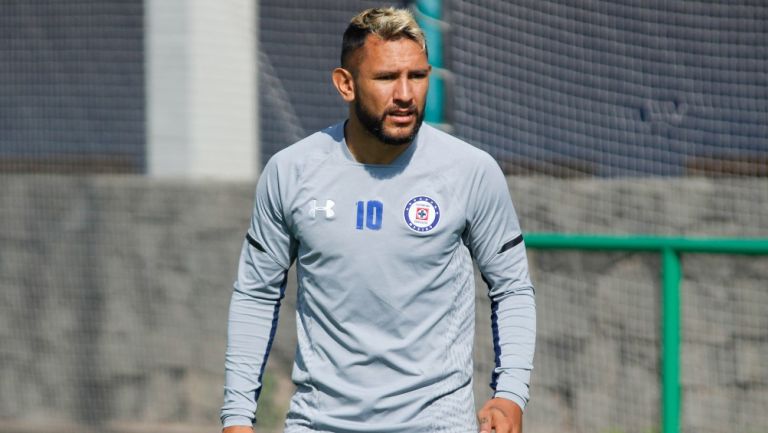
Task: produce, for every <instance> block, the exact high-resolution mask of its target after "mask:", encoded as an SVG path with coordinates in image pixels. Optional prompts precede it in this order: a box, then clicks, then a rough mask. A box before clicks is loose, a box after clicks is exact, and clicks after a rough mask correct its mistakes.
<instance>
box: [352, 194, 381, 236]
mask: <svg viewBox="0 0 768 433" xmlns="http://www.w3.org/2000/svg"><path fill="white" fill-rule="evenodd" d="M383 214H384V203H382V202H380V201H378V200H368V202H367V203H366V202H362V201H359V202H357V226H356V227H355V228H356V229H358V230H364V229H366V228H367V229H369V230H379V229H380V228H381V219H382V217H383Z"/></svg>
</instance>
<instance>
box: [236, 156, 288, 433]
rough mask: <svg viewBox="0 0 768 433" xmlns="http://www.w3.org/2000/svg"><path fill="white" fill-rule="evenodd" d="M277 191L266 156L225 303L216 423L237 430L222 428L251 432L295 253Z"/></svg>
mask: <svg viewBox="0 0 768 433" xmlns="http://www.w3.org/2000/svg"><path fill="white" fill-rule="evenodd" d="M279 192H280V188H279V178H278V176H277V167H276V165H275V164H274V163H273V161H270V163H268V164H267V166H266V167H265V168H264V172H263V173H262V176H261V178H260V179H259V183H258V185H257V187H256V199H255V205H254V210H253V218H252V219H251V226H250V228H249V229H248V232H247V233H246V236H245V240H244V242H243V246H242V249H241V252H240V261H239V265H238V271H237V280H236V281H235V285H234V291H233V293H232V299H231V302H230V306H229V322H228V341H227V352H226V359H225V384H224V405H223V406H222V408H221V422H222V424H223V426H224V428H225V429H227V428H230V427H235V426H237V427H240V429H235V430H226V431H227V433H230V432H233V431H246V432H250V431H251V430H250V429H251V426H252V425H253V421H254V418H255V414H256V404H257V401H258V398H259V393H260V391H261V385H262V377H263V375H264V368H265V366H266V362H267V357H268V356H269V351H270V349H271V347H272V342H273V340H274V338H275V332H276V330H277V319H278V313H279V309H280V301H281V299H282V298H283V295H284V293H285V284H286V280H287V273H288V268H289V267H290V265H291V263H292V261H293V259H294V257H295V251H296V242H295V241H294V239H293V237H292V236H291V234H290V232H289V229H288V224H287V222H286V221H285V219H284V217H283V212H282V198H281V197H280V195H279ZM243 428H244V429H245V430H242V429H243Z"/></svg>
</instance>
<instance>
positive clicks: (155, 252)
mask: <svg viewBox="0 0 768 433" xmlns="http://www.w3.org/2000/svg"><path fill="white" fill-rule="evenodd" d="M0 185H2V188H0V221H1V222H2V224H0V432H33V431H79V432H82V431H86V432H90V431H92V432H97V431H98V432H128V431H164V432H169V431H186V432H189V431H216V430H217V429H218V427H217V423H218V418H217V416H218V408H219V405H220V403H221V395H222V389H221V386H222V381H223V372H222V370H223V367H222V363H223V353H224V347H225V336H226V335H225V334H226V314H227V305H228V302H229V295H230V290H231V282H232V280H233V276H234V272H235V264H236V258H237V254H238V251H239V248H240V243H241V241H242V238H243V234H244V232H245V229H246V227H247V224H248V220H249V214H250V207H251V202H252V195H253V191H252V190H253V185H251V184H246V183H224V182H218V183H202V182H197V183H195V182H171V181H159V180H148V179H146V178H136V177H88V178H80V177H52V176H48V177H44V176H0ZM510 186H511V191H512V194H513V197H514V199H515V201H516V204H517V208H518V212H519V213H520V217H521V221H522V223H523V226H524V228H525V230H526V231H528V232H531V231H552V230H564V231H583V230H588V231H592V232H608V233H621V232H635V233H638V232H655V233H661V234H685V235H706V234H717V235H730V236H768V219H766V218H764V216H765V213H766V210H765V207H766V203H768V182H766V181H764V180H762V181H761V180H738V179H730V180H722V179H721V180H702V179H687V180H653V181H648V180H610V181H607V180H567V181H566V180H554V179H544V178H513V179H510ZM734 195H737V196H738V198H739V199H740V200H741V203H743V204H742V205H740V207H739V208H733V207H730V208H729V200H731V199H732V198H733V197H734ZM745 198H748V199H747V200H744V199H745ZM529 255H530V259H531V263H532V265H533V267H532V273H533V277H534V282H535V284H536V287H537V302H538V307H539V322H538V323H539V339H538V344H537V354H536V363H535V364H536V370H535V372H534V380H533V388H532V395H533V400H532V402H531V404H530V406H529V409H528V410H527V414H526V431H529V432H555V431H557V432H609V431H621V432H649V431H655V430H654V429H655V428H656V426H658V421H659V409H658V408H659V396H660V388H659V385H658V382H659V365H658V359H659V356H660V354H659V348H658V345H659V338H658V334H659V326H658V323H659V310H658V304H659V295H658V290H659V283H658V280H659V279H658V273H659V261H658V258H657V257H655V256H654V255H652V254H630V253H619V252H617V253H579V252H543V251H531V252H530V254H529ZM684 270H685V280H684V284H683V292H682V297H683V305H684V307H683V310H684V311H683V312H684V318H683V326H684V329H683V335H684V344H683V349H684V353H683V378H682V379H683V386H684V393H683V396H684V401H683V418H684V419H683V421H684V423H683V425H684V426H685V429H686V430H690V431H694V430H695V431H697V432H723V431H729V432H731V431H733V432H738V431H743V432H754V431H765V430H766V429H768V415H766V414H765V411H764V408H765V407H768V369H767V368H766V365H767V364H766V363H765V359H766V358H768V314H766V312H768V283H766V281H768V258H766V257H748V258H747V257H723V256H708V255H707V256H704V255H702V256H694V255H687V256H685V257H684ZM294 295H295V283H294V282H293V279H292V282H291V286H290V287H289V290H288V299H287V301H288V302H287V303H286V304H287V305H286V310H285V311H283V313H282V314H281V328H280V330H279V331H278V342H277V344H276V345H275V350H274V355H273V356H272V357H271V359H270V366H269V372H270V373H271V375H270V376H269V377H270V381H269V388H270V391H269V393H267V394H266V397H269V398H265V399H264V401H263V407H264V408H266V409H268V412H270V413H265V414H264V416H263V420H264V422H265V424H267V425H266V427H269V426H270V425H271V426H274V425H279V423H280V420H279V418H280V414H282V411H283V410H284V404H285V403H284V401H285V398H287V396H289V395H290V391H291V389H290V383H289V381H288V379H287V373H288V371H289V369H290V364H291V362H292V356H293V348H294V344H295V336H294V335H293V331H292V328H293V326H294V317H293V315H292V313H291V312H290V311H289V310H290V309H291V307H292V306H293V305H294V304H293V302H294V301H293V299H294ZM477 299H478V301H479V302H478V319H477V320H478V336H477V351H476V356H475V358H476V361H477V362H476V370H477V376H476V377H477V380H476V383H475V386H476V394H477V400H478V401H482V400H483V399H484V398H486V397H487V392H488V390H487V385H486V383H487V382H488V378H489V373H490V368H491V364H492V359H493V357H492V350H491V348H490V337H489V335H490V333H489V327H488V326H489V325H488V323H489V317H488V316H489V311H488V305H487V300H486V298H485V288H484V287H483V286H482V284H481V283H479V284H478V298H477ZM275 411H276V412H277V413H278V415H274V414H273V413H271V412H275ZM260 431H262V432H264V431H266V428H264V429H261V430H260Z"/></svg>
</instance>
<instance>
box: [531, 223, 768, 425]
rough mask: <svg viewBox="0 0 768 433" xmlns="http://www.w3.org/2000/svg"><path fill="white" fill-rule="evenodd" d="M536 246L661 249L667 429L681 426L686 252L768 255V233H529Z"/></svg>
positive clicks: (664, 419) (663, 404) (663, 408)
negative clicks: (698, 236) (730, 235)
mask: <svg viewBox="0 0 768 433" xmlns="http://www.w3.org/2000/svg"><path fill="white" fill-rule="evenodd" d="M525 243H526V246H527V247H528V248H532V249H576V250H586V251H640V252H658V253H660V254H661V258H662V260H661V263H662V268H661V290H662V294H661V299H662V305H661V320H662V323H661V329H662V336H661V338H662V350H661V353H662V359H661V364H662V367H661V375H662V377H661V386H662V398H661V414H662V421H661V424H662V432H663V433H679V432H680V327H681V320H680V305H681V303H680V302H681V297H680V282H681V279H682V266H681V264H680V255H681V254H684V253H686V254H687V253H710V254H748V255H768V239H726V238H723V239H693V238H675V237H661V236H601V235H565V234H558V233H529V234H527V235H526V237H525Z"/></svg>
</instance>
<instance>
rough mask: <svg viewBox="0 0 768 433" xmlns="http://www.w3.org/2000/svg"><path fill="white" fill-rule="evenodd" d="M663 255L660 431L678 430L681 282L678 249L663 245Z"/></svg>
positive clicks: (668, 432)
mask: <svg viewBox="0 0 768 433" xmlns="http://www.w3.org/2000/svg"><path fill="white" fill-rule="evenodd" d="M661 257H662V281H663V284H662V307H661V308H662V334H663V336H664V337H663V343H662V354H661V360H662V361H661V363H662V366H661V378H662V397H661V405H662V407H661V422H662V432H663V433H679V432H680V281H681V279H682V271H681V266H680V256H679V255H678V253H677V251H675V250H674V249H672V248H670V247H666V248H664V249H663V250H662V252H661Z"/></svg>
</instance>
